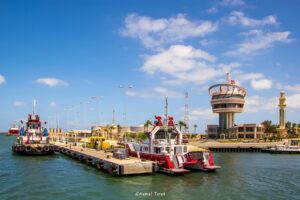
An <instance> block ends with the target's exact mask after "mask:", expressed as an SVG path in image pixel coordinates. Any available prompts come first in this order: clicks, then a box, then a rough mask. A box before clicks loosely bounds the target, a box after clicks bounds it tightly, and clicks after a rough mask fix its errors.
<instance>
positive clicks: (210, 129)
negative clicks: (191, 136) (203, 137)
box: [206, 124, 265, 139]
mask: <svg viewBox="0 0 300 200" xmlns="http://www.w3.org/2000/svg"><path fill="white" fill-rule="evenodd" d="M218 130H219V126H218V125H207V129H206V133H207V135H208V138H210V139H226V138H230V139H263V138H264V135H265V133H264V132H265V128H264V126H263V125H262V124H258V125H257V124H239V125H235V126H234V127H232V129H231V131H230V134H229V137H226V135H225V134H219V133H218Z"/></svg>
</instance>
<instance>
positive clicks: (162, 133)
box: [155, 129, 177, 139]
mask: <svg viewBox="0 0 300 200" xmlns="http://www.w3.org/2000/svg"><path fill="white" fill-rule="evenodd" d="M169 133H171V139H175V138H176V136H177V132H176V130H174V129H173V130H169V131H168V132H165V131H164V130H159V131H157V133H155V139H169Z"/></svg>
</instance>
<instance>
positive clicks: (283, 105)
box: [277, 91, 287, 138]
mask: <svg viewBox="0 0 300 200" xmlns="http://www.w3.org/2000/svg"><path fill="white" fill-rule="evenodd" d="M278 106H279V128H278V129H277V131H278V133H279V135H280V137H281V138H283V137H286V135H287V130H286V128H285V108H286V97H285V92H284V91H281V92H280V96H279V104H278Z"/></svg>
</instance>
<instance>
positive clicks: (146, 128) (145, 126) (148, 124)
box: [144, 119, 153, 132]
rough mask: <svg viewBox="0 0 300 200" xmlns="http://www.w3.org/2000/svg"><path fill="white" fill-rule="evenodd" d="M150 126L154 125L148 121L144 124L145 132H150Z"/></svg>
mask: <svg viewBox="0 0 300 200" xmlns="http://www.w3.org/2000/svg"><path fill="white" fill-rule="evenodd" d="M150 125H153V123H152V122H151V121H150V120H149V119H148V120H147V121H146V122H145V124H144V132H148V128H149V126H150Z"/></svg>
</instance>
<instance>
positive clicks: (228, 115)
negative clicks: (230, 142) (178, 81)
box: [208, 73, 247, 134]
mask: <svg viewBox="0 0 300 200" xmlns="http://www.w3.org/2000/svg"><path fill="white" fill-rule="evenodd" d="M226 82H227V83H223V84H216V85H213V86H211V87H210V88H209V89H208V92H209V94H210V95H211V101H210V103H211V107H212V111H213V113H218V114H219V128H218V134H220V133H226V132H228V130H230V129H231V128H233V127H234V115H235V113H241V112H243V109H244V104H245V96H246V94H247V92H246V90H245V89H244V88H243V87H241V86H238V85H236V84H235V81H234V80H231V77H230V74H229V73H227V74H226Z"/></svg>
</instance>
